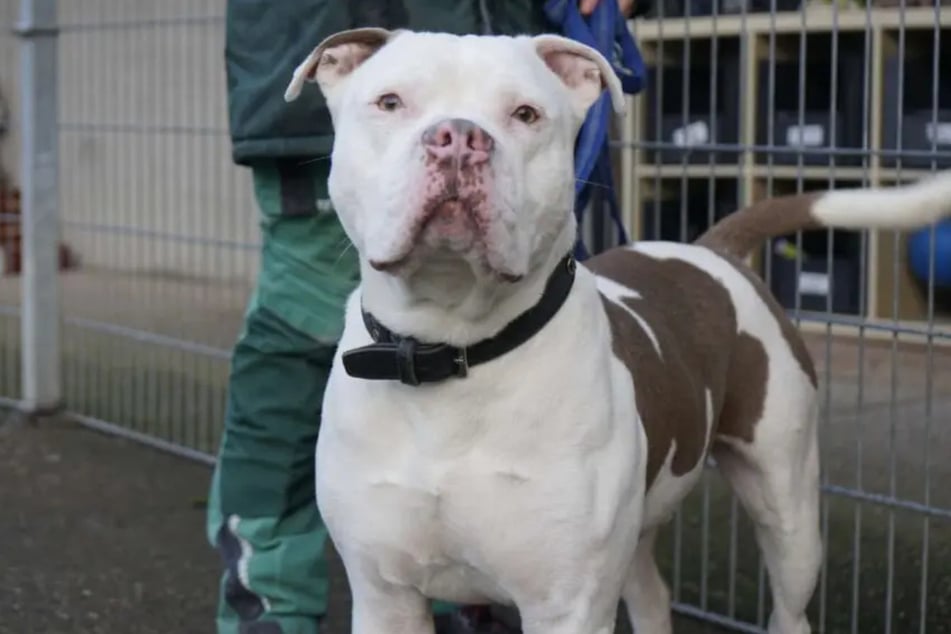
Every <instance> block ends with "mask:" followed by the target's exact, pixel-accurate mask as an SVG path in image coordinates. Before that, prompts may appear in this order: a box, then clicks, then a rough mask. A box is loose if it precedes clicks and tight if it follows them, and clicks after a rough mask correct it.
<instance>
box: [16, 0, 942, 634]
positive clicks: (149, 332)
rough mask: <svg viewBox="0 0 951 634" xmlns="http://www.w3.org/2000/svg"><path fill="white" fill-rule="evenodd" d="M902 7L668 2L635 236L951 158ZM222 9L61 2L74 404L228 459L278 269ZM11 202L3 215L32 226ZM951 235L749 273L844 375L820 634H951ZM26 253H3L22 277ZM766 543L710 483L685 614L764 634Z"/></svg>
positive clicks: (684, 560) (639, 133)
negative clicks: (245, 166)
mask: <svg viewBox="0 0 951 634" xmlns="http://www.w3.org/2000/svg"><path fill="white" fill-rule="evenodd" d="M885 4H888V6H884V5H885ZM918 4H920V3H918ZM893 5H894V3H890V2H886V3H881V4H880V5H874V4H864V3H863V4H861V5H859V4H855V3H837V4H822V3H809V4H808V5H807V6H800V4H799V2H794V1H792V0H768V1H767V0H753V1H752V2H743V1H741V0H737V1H736V2H729V1H726V0H724V1H723V2H721V3H715V2H713V3H711V2H703V1H700V0H674V1H668V2H658V4H657V7H656V10H655V13H659V14H660V15H659V16H658V15H651V16H648V17H647V18H644V19H640V20H638V22H637V23H636V26H635V27H634V28H635V31H636V34H637V37H638V40H639V42H640V44H641V47H642V49H643V51H644V54H645V58H646V60H647V62H648V64H649V66H650V70H651V72H650V77H649V81H648V86H647V88H646V90H645V92H644V93H643V94H642V95H640V96H638V97H637V98H635V99H633V100H632V106H633V107H632V109H631V112H630V114H629V115H628V117H627V118H626V120H625V121H624V124H623V126H622V127H621V129H620V130H619V135H618V138H617V141H616V142H615V148H616V167H617V170H618V174H619V179H620V184H621V190H622V191H621V193H622V201H623V206H624V210H625V214H626V220H627V224H628V226H629V228H630V230H631V232H632V234H633V235H634V236H635V237H636V238H652V237H663V238H667V239H675V240H688V239H692V238H693V237H695V236H696V235H697V234H698V233H700V232H701V231H702V230H703V228H705V227H706V226H707V225H709V224H710V222H711V221H712V220H714V219H716V218H718V217H721V216H722V215H724V214H726V213H729V212H730V211H732V210H734V209H735V208H737V207H739V206H742V205H744V204H747V203H749V202H751V201H754V200H757V199H759V198H762V197H764V196H769V195H772V194H776V193H786V192H792V191H802V190H808V189H822V188H827V187H830V186H835V187H842V186H853V185H873V186H874V185H888V184H891V183H896V182H905V181H908V180H915V179H917V178H920V177H921V176H922V175H924V174H926V173H928V172H930V171H933V170H935V169H938V168H940V167H942V166H945V167H951V152H949V150H951V83H949V80H951V54H949V53H948V49H949V48H951V8H942V7H940V6H931V5H929V6H915V7H910V6H905V5H904V4H901V5H898V6H893ZM16 9H17V7H16V2H14V0H0V21H2V22H3V23H4V24H8V25H9V24H13V22H14V21H15V14H16ZM223 11H224V0H175V1H172V0H164V1H163V2H153V1H151V0H79V1H72V2H60V3H59V15H58V26H59V31H58V36H57V38H56V40H57V43H58V47H59V51H58V61H59V72H58V78H57V81H56V82H55V84H56V89H57V90H56V92H57V94H58V96H57V105H58V124H57V131H58V134H57V135H56V140H57V141H58V151H59V161H58V168H59V181H58V182H59V218H60V236H59V238H60V240H61V245H60V250H61V251H62V253H63V255H62V258H61V259H62V264H63V265H64V268H66V269H68V270H64V271H63V272H61V273H60V274H59V275H58V283H59V287H58V292H57V294H56V297H57V298H58V301H59V305H60V308H61V312H62V317H63V320H64V328H63V331H62V340H61V342H60V343H61V345H60V347H61V358H62V362H61V368H62V379H63V391H64V398H65V403H66V407H67V410H68V411H69V412H70V413H71V415H73V416H75V417H76V418H77V419H78V420H80V421H82V422H84V423H86V424H88V425H92V426H94V427H98V428H101V429H105V430H108V431H111V432H114V433H121V434H125V435H132V436H134V437H135V438H137V439H139V440H142V441H144V442H149V443H152V444H156V443H157V444H160V445H162V446H163V447H165V448H167V449H172V450H175V451H179V452H180V453H186V454H188V455H190V456H192V457H194V458H197V459H202V460H210V459H211V454H212V453H213V451H214V448H215V445H216V442H217V437H218V434H219V431H220V426H221V421H222V418H223V404H224V393H225V386H226V379H227V362H228V357H229V353H230V346H231V344H232V342H233V341H234V339H235V337H236V335H237V332H238V329H239V327H240V323H241V318H242V313H243V309H244V304H245V302H246V300H247V297H248V294H249V291H250V289H251V286H252V283H253V278H254V273H255V270H256V267H257V244H256V241H257V232H256V229H255V222H256V220H255V218H256V216H255V214H256V212H255V210H254V208H253V200H252V197H251V192H250V188H249V184H248V181H247V179H248V175H247V174H246V173H245V172H243V171H241V170H238V169H236V168H235V167H233V166H232V164H231V161H230V155H229V141H228V136H227V129H226V104H225V93H224V81H223V69H222V63H221V62H222V48H223V46H222V45H223V39H222V38H223ZM684 14H687V17H685V16H684ZM18 50H19V48H18V44H17V40H16V39H15V38H14V37H13V36H11V35H9V34H8V33H4V34H3V35H2V36H0V95H3V97H4V98H5V99H6V101H7V103H8V104H9V105H10V107H11V111H12V117H11V120H12V121H13V122H14V123H13V125H12V126H11V129H12V130H13V132H14V134H13V136H12V137H11V136H8V137H6V138H4V139H3V140H2V141H0V144H2V146H0V160H2V165H3V167H4V168H6V170H7V172H8V173H9V174H10V177H9V179H8V182H9V183H21V184H22V183H23V182H24V180H25V179H24V178H23V177H24V174H22V173H21V172H20V171H19V170H18V165H19V161H18V156H19V154H18V148H19V140H18V138H17V135H16V131H17V122H19V121H22V120H23V114H24V113H23V112H21V111H20V109H19V103H20V98H19V94H20V92H19V91H22V90H25V89H26V88H25V85H24V83H21V82H18V81H17V80H16V77H17V76H18V75H19V74H20V70H19V67H18V53H17V51H18ZM20 61H22V60H20ZM34 88H35V87H34ZM18 89H19V90H18ZM8 207H9V209H8V208H7V207H4V208H2V209H4V212H3V213H4V215H3V216H0V222H2V223H7V224H8V225H9V224H16V223H18V222H19V218H20V216H19V215H18V214H17V213H16V212H15V210H14V209H13V207H14V205H13V203H11V204H10V205H8ZM592 216H593V217H595V218H596V217H597V214H589V217H592ZM0 226H6V225H3V224H0ZM948 228H949V227H948V226H947V225H941V226H938V227H936V228H933V229H930V230H928V231H926V232H924V233H923V234H914V235H905V234H899V233H895V232H818V233H809V234H799V235H796V236H789V237H787V239H785V240H780V241H776V242H774V243H772V244H770V245H765V246H764V249H763V251H762V252H761V253H758V254H757V255H756V257H754V258H753V259H752V262H751V264H753V265H754V266H755V267H757V269H758V270H759V271H761V272H762V274H763V276H764V277H765V279H766V280H767V281H768V283H769V284H770V286H771V288H772V289H773V291H774V293H775V294H776V295H777V296H778V297H779V298H780V299H781V301H782V302H783V303H784V305H785V306H786V307H787V308H788V309H789V311H790V313H791V314H792V315H793V316H794V317H795V318H796V319H797V321H798V322H799V323H800V324H801V327H802V329H803V331H804V332H805V333H806V336H807V339H808V343H809V346H810V348H811V350H812V351H813V354H814V357H815V358H816V360H817V363H818V365H819V368H820V377H821V384H820V387H821V394H822V401H823V406H822V420H821V436H822V439H821V447H822V458H823V485H824V488H825V491H826V495H825V496H824V498H823V525H822V528H823V535H824V538H825V544H826V554H825V562H824V563H825V565H824V567H823V573H822V578H821V583H820V587H819V588H818V591H817V593H816V596H815V599H814V601H813V604H812V606H811V612H810V615H811V620H812V622H813V623H814V625H815V627H816V629H817V631H825V632H853V633H858V632H861V633H862V634H867V633H872V632H894V633H895V634H906V633H911V632H921V633H928V634H937V633H941V632H951V491H949V490H948V488H947V487H946V486H942V483H943V482H946V481H948V478H949V477H951V463H949V462H948V460H947V459H946V456H947V455H949V451H951V424H949V423H951V346H948V345H947V344H948V343H949V342H951V301H949V295H951V290H949V289H948V288H947V287H946V286H945V287H942V286H940V285H936V284H935V283H934V279H935V278H937V279H942V278H940V276H941V275H942V274H943V273H942V272H943V271H945V270H946V267H948V266H951V254H949V252H948V251H947V249H949V248H951V247H949V246H948V245H949V243H951V239H949V237H948V234H947V230H948ZM586 231H587V235H588V239H589V242H590V241H596V239H598V238H600V227H598V226H588V227H586ZM595 234H598V235H595ZM608 239H610V238H608ZM19 240H20V238H18V237H16V236H15V235H14V232H12V231H8V232H6V233H2V234H0V242H2V244H0V246H2V247H3V248H4V253H5V254H6V255H7V256H8V257H7V258H6V259H7V261H9V254H10V253H11V252H13V251H14V250H16V248H15V247H16V245H14V242H16V243H17V244H18V242H19ZM942 245H943V246H942ZM922 249H924V256H922ZM942 249H945V250H942ZM8 268H9V267H8ZM929 279H930V280H931V281H929ZM21 280H22V278H21V277H20V276H19V275H17V274H15V272H14V271H10V270H8V271H7V274H5V275H3V276H0V399H3V400H2V401H0V403H7V404H11V403H15V402H17V401H19V400H20V399H22V398H24V391H25V390H26V389H27V386H25V385H24V381H22V380H21V371H20V368H21V363H20V359H21V353H22V351H21V341H22V339H21V330H23V331H25V329H23V328H22V326H23V325H24V323H23V322H22V321H21V313H23V309H22V308H21V301H20V297H21V296H22V297H28V296H29V294H28V293H23V294H22V295H21V293H22V291H23V290H24V289H22V288H21ZM41 317H42V316H41ZM752 543H754V537H753V532H752V528H751V526H750V525H749V521H748V520H747V519H746V517H745V515H744V514H743V513H741V512H740V511H739V509H738V506H737V503H736V501H735V499H734V498H733V497H732V495H731V494H730V493H729V492H728V490H727V489H726V487H725V486H724V485H723V483H722V482H721V480H720V478H719V477H718V476H717V475H716V474H715V472H711V473H710V474H709V475H708V477H706V478H705V479H704V481H703V484H702V486H701V487H699V488H698V490H697V491H696V492H695V493H694V494H692V495H691V497H690V498H689V499H688V500H687V502H686V503H685V504H684V505H683V508H682V509H681V511H680V512H679V513H678V515H677V517H676V518H675V520H674V522H673V525H672V526H671V529H670V530H669V531H667V533H666V535H665V536H664V539H663V540H662V541H661V542H660V544H659V558H660V559H661V560H662V563H663V565H662V567H663V568H664V569H665V570H664V572H665V575H666V577H667V579H668V580H669V581H670V582H671V586H672V589H673V594H674V598H675V601H676V602H677V609H678V610H679V611H680V612H683V613H686V614H688V615H692V616H695V617H698V618H700V619H703V620H707V621H711V622H714V623H718V624H721V625H727V626H729V627H731V628H735V629H737V630H740V631H750V632H758V631H762V630H763V628H764V624H765V619H766V617H767V616H768V614H769V593H768V591H767V587H768V586H767V582H766V578H765V572H764V569H763V567H762V565H761V563H760V561H759V559H758V554H757V552H756V549H755V548H752V547H751V546H749V545H750V544H752Z"/></svg>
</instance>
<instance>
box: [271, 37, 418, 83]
mask: <svg viewBox="0 0 951 634" xmlns="http://www.w3.org/2000/svg"><path fill="white" fill-rule="evenodd" d="M398 33H399V31H388V30H386V29H377V28H362V29H351V30H349V31H340V32H339V33H335V34H334V35H331V36H330V37H328V38H326V39H324V41H323V42H321V43H320V44H318V45H317V48H315V49H314V50H313V51H311V52H310V55H308V56H307V59H305V60H304V61H303V62H301V63H300V65H299V66H298V67H297V68H296V69H294V75H293V77H292V78H291V83H290V84H288V86H287V89H286V90H285V91H284V100H285V101H294V100H295V99H297V97H298V96H299V95H300V93H301V89H302V88H303V87H304V83H305V82H317V83H318V84H319V85H320V90H321V91H322V92H323V93H324V97H325V98H327V99H328V101H329V100H330V98H331V97H332V95H333V93H334V91H335V89H336V88H337V87H338V86H339V85H340V84H341V83H342V80H344V79H346V77H347V76H349V75H350V73H352V72H353V71H354V70H356V68H357V67H358V66H360V64H362V63H363V62H365V61H366V60H367V59H368V58H369V57H370V56H371V55H373V54H374V53H376V52H377V51H378V50H380V49H381V48H383V46H384V45H385V44H386V43H387V42H389V41H390V40H391V39H393V37H394V36H395V35H397V34H398Z"/></svg>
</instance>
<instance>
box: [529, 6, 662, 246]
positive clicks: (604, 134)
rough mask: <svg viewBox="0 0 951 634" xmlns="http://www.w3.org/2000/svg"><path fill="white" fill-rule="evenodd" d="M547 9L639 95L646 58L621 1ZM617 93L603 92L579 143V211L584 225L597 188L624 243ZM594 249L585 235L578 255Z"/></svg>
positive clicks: (628, 89) (626, 89) (564, 32)
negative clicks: (614, 147)
mask: <svg viewBox="0 0 951 634" xmlns="http://www.w3.org/2000/svg"><path fill="white" fill-rule="evenodd" d="M545 14H546V15H547V16H548V19H549V20H550V21H551V22H553V23H554V24H560V25H561V32H562V35H564V36H566V37H569V38H571V39H573V40H576V41H578V42H581V43H582V44H587V45H588V46H590V47H592V48H594V49H596V50H598V51H599V52H600V53H601V54H602V55H604V56H605V57H606V58H607V60H608V61H609V62H610V63H611V65H612V66H613V67H614V70H615V72H616V73H617V74H618V77H619V78H620V80H621V87H622V89H623V90H624V92H625V93H627V94H629V95H636V94H637V93H639V92H640V91H641V90H642V89H643V87H644V77H645V73H644V60H643V59H642V58H641V53H640V51H639V50H638V48H637V44H636V43H635V42H634V38H633V36H632V35H631V33H630V31H629V30H628V28H627V24H626V23H625V20H624V17H623V16H622V15H621V11H620V9H619V8H618V4H617V0H601V2H599V3H598V6H597V8H596V9H595V10H594V12H593V13H592V14H591V15H590V16H588V17H587V18H586V17H584V16H582V15H581V12H580V11H579V10H578V0H548V1H547V2H546V3H545ZM611 110H612V108H611V96H610V95H608V94H607V93H604V94H602V95H601V96H600V97H599V98H598V100H597V101H596V102H595V103H594V105H593V106H591V109H590V110H589V111H588V116H587V118H586V119H585V122H584V124H583V125H582V126H581V131H580V132H579V133H578V139H577V141H576V143H575V216H576V217H577V219H578V225H579V227H580V226H581V223H582V221H583V219H584V213H585V209H586V207H587V206H588V202H589V200H590V199H591V193H592V190H593V189H594V188H597V189H598V191H599V192H601V194H602V195H603V198H604V202H605V203H606V204H607V206H608V211H609V213H610V215H611V219H612V221H613V222H614V227H615V229H617V232H618V236H619V243H620V244H625V243H627V241H628V237H627V232H626V231H625V230H624V223H623V221H622V219H621V209H620V205H619V204H618V200H617V193H616V192H615V190H614V176H613V174H612V170H611V153H610V147H609V145H608V130H609V127H610V123H611V116H612V113H611ZM589 255H590V253H589V252H588V249H587V248H586V247H585V245H584V242H583V241H582V240H581V237H580V236H579V237H578V241H577V242H576V243H575V257H576V258H577V259H578V260H584V259H586V258H588V257H589Z"/></svg>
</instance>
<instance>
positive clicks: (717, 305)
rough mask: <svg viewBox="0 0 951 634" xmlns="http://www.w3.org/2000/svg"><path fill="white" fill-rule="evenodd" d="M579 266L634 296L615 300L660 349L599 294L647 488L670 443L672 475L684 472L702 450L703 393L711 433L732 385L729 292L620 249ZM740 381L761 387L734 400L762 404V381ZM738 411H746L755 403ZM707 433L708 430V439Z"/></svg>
mask: <svg viewBox="0 0 951 634" xmlns="http://www.w3.org/2000/svg"><path fill="white" fill-rule="evenodd" d="M585 266H587V267H588V268H589V269H590V270H592V271H593V272H594V273H595V274H597V275H600V276H602V277H605V278H608V279H610V280H612V281H614V282H616V283H618V284H621V285H622V286H624V287H625V288H629V289H631V292H632V294H634V293H635V292H636V293H637V294H639V295H640V298H634V297H631V298H626V299H623V300H621V301H622V303H623V304H624V305H625V306H627V307H629V308H630V309H631V310H633V311H634V312H635V313H637V315H638V316H640V317H641V319H643V320H644V322H645V323H647V324H648V326H649V327H650V329H651V331H652V332H653V333H654V337H655V338H656V339H657V342H658V344H659V347H660V355H658V353H657V351H656V349H655V348H654V344H653V343H652V342H651V339H650V337H649V336H648V335H647V333H646V332H645V331H644V329H643V328H642V327H641V325H640V324H639V323H638V322H637V320H635V319H634V317H632V316H631V315H630V313H628V312H627V311H626V310H625V309H624V308H623V307H621V306H620V305H618V304H616V303H614V302H613V301H611V300H609V299H608V298H607V297H604V296H602V301H603V303H604V307H605V312H606V313H607V316H608V322H609V323H610V326H611V335H612V337H611V338H612V346H613V350H614V354H615V355H616V356H617V357H618V358H619V359H620V360H621V361H622V362H623V363H624V364H625V366H627V368H628V370H629V371H630V374H631V380H632V381H633V382H634V395H635V401H636V404H637V410H638V412H639V413H640V415H641V418H642V419H643V424H644V429H645V431H646V433H647V440H648V459H647V486H648V487H650V486H651V484H653V482H654V480H655V479H656V477H657V474H658V473H659V471H660V469H661V467H662V466H663V464H664V462H665V461H666V460H667V456H668V455H669V453H670V450H671V446H672V445H673V447H674V455H673V460H672V462H671V470H672V472H673V474H674V475H677V476H679V475H683V474H685V473H688V472H689V471H691V470H692V469H693V468H695V467H696V466H697V464H698V463H699V462H700V461H701V460H702V459H703V458H704V456H705V455H706V451H707V449H708V444H707V434H708V430H707V404H706V390H710V395H711V401H712V402H711V405H712V415H713V424H714V428H715V426H716V424H717V421H718V420H719V418H720V417H721V410H722V408H723V405H724V401H725V398H726V396H727V392H728V389H729V388H730V386H731V385H732V382H731V381H730V380H729V378H730V375H731V366H732V365H733V363H732V355H731V352H732V350H733V345H734V341H735V339H736V315H735V312H734V309H733V302H732V301H731V299H730V296H729V293H728V291H727V290H726V289H725V288H724V287H723V286H722V285H721V284H720V283H719V282H717V281H716V280H715V279H714V278H712V277H711V276H710V275H708V274H707V273H705V272H704V271H702V270H700V269H699V268H697V267H695V266H693V265H692V264H689V263H687V262H684V261H683V260H677V259H669V260H659V259H655V258H652V257H650V256H647V255H644V254H641V253H638V252H636V251H631V250H627V249H614V250H611V251H608V252H605V253H603V254H601V255H598V256H595V257H593V258H591V259H589V260H587V261H586V262H585ZM747 380H748V381H751V382H753V381H755V380H759V381H760V382H762V385H763V387H762V389H760V390H758V391H754V392H753V393H751V392H750V391H749V386H747V387H746V388H745V389H744V390H743V391H742V392H741V395H742V397H743V398H745V397H747V396H750V397H752V398H757V397H759V398H760V400H761V401H762V396H760V395H765V384H766V377H765V376H760V377H749V378H747ZM745 407H746V408H747V409H749V410H754V409H755V408H756V404H755V403H753V404H749V405H746V406H745ZM759 407H760V409H762V403H760V405H759ZM714 430H715V429H714ZM714 430H710V438H711V439H712V437H713V431H714Z"/></svg>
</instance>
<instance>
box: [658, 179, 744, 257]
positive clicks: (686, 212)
mask: <svg viewBox="0 0 951 634" xmlns="http://www.w3.org/2000/svg"><path fill="white" fill-rule="evenodd" d="M736 209H737V188H736V183H735V182H733V181H726V182H716V184H715V188H714V200H713V214H714V222H717V221H719V220H720V219H721V218H724V217H725V216H727V215H729V214H731V213H733V212H734V211H736ZM641 213H642V216H641V220H642V221H641V228H642V231H641V239H643V240H667V241H671V242H693V241H694V240H696V239H697V238H699V237H700V235H701V234H702V233H703V232H704V231H706V230H707V229H708V228H709V227H710V225H711V223H710V183H709V182H708V181H702V180H698V181H692V182H690V183H688V186H687V201H686V208H685V207H684V205H681V199H679V198H671V199H666V200H661V201H660V203H659V204H656V203H654V202H647V203H644V208H643V209H642V211H641ZM684 216H686V220H687V226H686V233H685V234H684V232H683V229H684V223H683V220H684ZM658 221H659V224H658Z"/></svg>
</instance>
